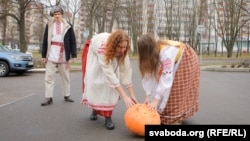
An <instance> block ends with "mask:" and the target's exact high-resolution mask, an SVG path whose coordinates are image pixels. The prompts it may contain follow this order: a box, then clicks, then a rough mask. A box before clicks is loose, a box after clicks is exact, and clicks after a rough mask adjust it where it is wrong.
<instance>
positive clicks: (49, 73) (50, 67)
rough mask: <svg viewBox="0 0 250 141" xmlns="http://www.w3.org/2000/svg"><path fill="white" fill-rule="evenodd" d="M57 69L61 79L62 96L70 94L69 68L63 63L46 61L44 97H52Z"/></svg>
mask: <svg viewBox="0 0 250 141" xmlns="http://www.w3.org/2000/svg"><path fill="white" fill-rule="evenodd" d="M57 70H58V72H59V74H60V77H61V80H62V88H63V96H70V80H69V68H66V64H65V63H53V62H49V61H48V62H47V64H46V72H45V98H52V97H53V92H54V87H55V75H56V73H57Z"/></svg>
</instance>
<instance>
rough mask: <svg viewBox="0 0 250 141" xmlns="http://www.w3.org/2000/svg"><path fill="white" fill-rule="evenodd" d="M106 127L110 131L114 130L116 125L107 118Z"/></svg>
mask: <svg viewBox="0 0 250 141" xmlns="http://www.w3.org/2000/svg"><path fill="white" fill-rule="evenodd" d="M105 126H106V127H107V129H109V130H112V129H114V127H115V125H114V124H113V122H112V119H111V117H106V118H105Z"/></svg>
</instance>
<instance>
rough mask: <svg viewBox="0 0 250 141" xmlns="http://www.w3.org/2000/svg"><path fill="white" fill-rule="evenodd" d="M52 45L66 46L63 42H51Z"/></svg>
mask: <svg viewBox="0 0 250 141" xmlns="http://www.w3.org/2000/svg"><path fill="white" fill-rule="evenodd" d="M51 45H57V46H64V45H63V43H62V42H51Z"/></svg>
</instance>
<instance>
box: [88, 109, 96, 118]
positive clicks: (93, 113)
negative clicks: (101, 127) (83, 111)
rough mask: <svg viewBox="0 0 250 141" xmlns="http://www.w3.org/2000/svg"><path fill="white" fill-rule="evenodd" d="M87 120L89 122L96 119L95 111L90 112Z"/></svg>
mask: <svg viewBox="0 0 250 141" xmlns="http://www.w3.org/2000/svg"><path fill="white" fill-rule="evenodd" d="M89 118H90V120H96V119H97V114H96V112H95V110H93V111H92V113H91V115H90V117H89Z"/></svg>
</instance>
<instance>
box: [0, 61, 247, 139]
mask: <svg viewBox="0 0 250 141" xmlns="http://www.w3.org/2000/svg"><path fill="white" fill-rule="evenodd" d="M132 64H133V68H134V71H133V83H134V88H135V92H136V95H137V98H138V100H139V101H140V102H142V101H143V100H144V96H145V95H144V92H143V90H142V87H141V79H140V74H139V72H138V70H137V62H136V61H132ZM70 79H71V92H72V98H73V99H74V100H75V102H74V103H66V102H64V100H63V96H62V92H61V85H60V79H59V77H58V76H57V78H56V81H57V83H56V85H55V93H54V99H53V100H54V101H53V104H52V105H50V106H46V107H41V106H40V103H41V102H42V101H43V100H44V74H43V73H27V74H25V75H24V76H15V75H12V76H9V77H4V78H0V97H1V98H0V140H1V141H83V140H84V141H99V140H100V141H143V140H144V138H141V137H137V136H134V135H133V134H131V133H130V132H129V131H128V130H127V128H126V127H125V125H124V119H123V115H124V112H125V110H126V109H125V104H124V102H123V101H122V100H121V101H119V103H118V105H117V108H116V109H115V110H114V113H113V117H112V118H113V122H114V123H115V129H114V130H111V131H110V130H107V129H106V128H105V126H104V118H102V117H99V118H98V120H97V121H90V120H89V115H90V113H91V111H90V110H89V109H88V108H87V107H86V106H83V105H81V104H80V100H81V72H72V73H71V74H70ZM249 82H250V75H249V73H246V72H214V71H202V72H201V86H200V109H199V112H197V113H196V114H195V115H194V117H192V118H190V119H189V120H188V121H186V122H185V123H184V124H186V125H202V124H250V108H249V103H250V93H249Z"/></svg>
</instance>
